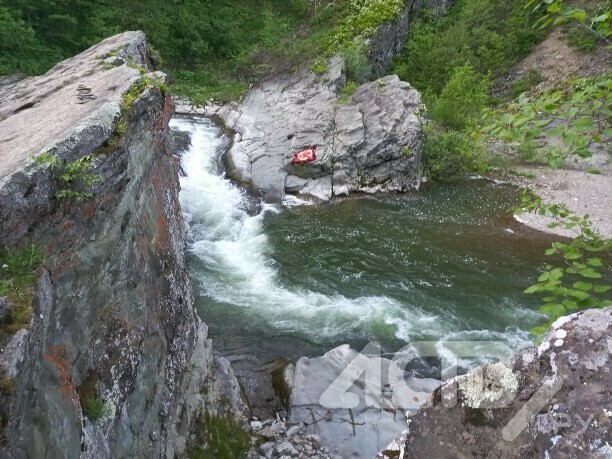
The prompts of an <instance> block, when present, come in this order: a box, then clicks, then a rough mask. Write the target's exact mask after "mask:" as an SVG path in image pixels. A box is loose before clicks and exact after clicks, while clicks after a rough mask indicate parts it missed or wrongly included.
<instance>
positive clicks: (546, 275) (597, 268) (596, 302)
mask: <svg viewBox="0 0 612 459" xmlns="http://www.w3.org/2000/svg"><path fill="white" fill-rule="evenodd" d="M523 212H534V213H538V214H539V215H542V216H549V217H552V218H553V222H552V223H551V224H549V225H548V226H549V228H555V227H562V228H566V229H569V230H571V231H573V232H575V234H576V237H575V238H573V239H571V240H570V241H569V242H553V244H552V247H551V248H550V249H548V250H546V252H545V255H546V256H547V257H551V258H552V259H553V260H554V261H553V262H551V263H548V264H546V265H545V266H544V268H543V271H542V273H541V274H540V276H539V277H538V281H537V283H535V284H533V285H531V286H530V287H528V288H527V289H526V290H525V293H528V294H534V293H535V294H540V295H543V297H542V302H543V303H542V305H541V306H540V312H541V313H542V314H545V315H547V316H548V318H549V321H548V322H547V323H545V324H543V325H540V326H537V327H535V328H533V329H532V330H531V332H532V333H533V334H534V335H537V336H539V335H541V334H543V333H544V332H546V330H547V329H548V327H549V326H550V324H551V323H552V322H553V321H554V320H556V319H557V318H559V317H561V316H564V315H566V314H570V313H573V312H575V311H578V310H581V309H588V308H603V307H607V306H612V295H611V293H612V292H611V290H612V285H610V283H611V277H612V239H607V238H603V237H601V236H600V235H599V234H597V232H595V231H594V230H593V229H592V223H591V221H590V219H589V216H588V215H584V216H582V217H579V216H577V215H575V214H574V213H573V212H572V211H570V210H569V209H567V207H565V206H562V205H556V204H555V205H548V204H544V203H543V202H542V200H541V199H540V198H538V197H536V196H533V195H532V194H530V193H527V192H526V193H524V194H523V197H522V200H521V206H520V208H519V209H517V210H516V212H515V213H516V214H520V213H523Z"/></svg>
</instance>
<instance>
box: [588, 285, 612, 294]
mask: <svg viewBox="0 0 612 459" xmlns="http://www.w3.org/2000/svg"><path fill="white" fill-rule="evenodd" d="M611 288H612V286H610V285H596V286H595V287H593V291H594V292H595V293H606V292H607V291H608V290H610V289H611Z"/></svg>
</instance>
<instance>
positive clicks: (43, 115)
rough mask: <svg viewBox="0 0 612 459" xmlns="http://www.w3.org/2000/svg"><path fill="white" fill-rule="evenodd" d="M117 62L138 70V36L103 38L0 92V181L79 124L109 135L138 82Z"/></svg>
mask: <svg viewBox="0 0 612 459" xmlns="http://www.w3.org/2000/svg"><path fill="white" fill-rule="evenodd" d="M122 56H130V60H131V61H132V62H134V64H137V65H143V64H144V62H142V59H144V56H146V39H145V36H144V34H143V33H142V32H125V33H123V34H120V35H116V36H114V37H111V38H108V39H106V40H104V41H103V42H101V43H100V44H99V45H97V46H95V47H93V48H90V49H88V50H87V51H84V52H83V53H81V54H79V55H77V56H75V57H73V58H71V59H68V60H65V61H63V62H61V63H59V64H57V65H56V66H55V67H53V68H52V69H51V70H49V71H48V72H47V73H46V74H45V75H42V76H38V77H33V78H26V79H24V80H21V81H18V82H16V83H11V84H6V85H1V86H0V181H1V180H2V179H3V178H4V177H6V176H8V175H9V174H11V173H12V172H14V171H15V170H17V169H19V168H20V167H22V166H23V165H25V164H26V163H27V162H28V161H29V160H30V158H31V157H32V156H34V155H37V154H40V153H44V151H45V149H48V148H51V147H52V146H53V140H54V139H56V140H58V139H64V138H66V137H70V135H71V132H75V133H76V132H79V131H80V130H82V128H83V125H84V124H87V123H89V124H92V125H94V124H95V125H97V126H98V128H99V129H109V132H110V130H111V129H112V128H111V124H112V121H113V119H114V117H115V116H118V115H119V106H120V103H121V97H122V95H123V93H124V92H125V91H126V90H127V89H128V88H129V87H130V86H131V85H132V83H134V82H135V81H136V80H137V79H138V78H140V72H139V71H138V70H137V69H134V68H131V67H129V66H128V65H123V64H126V62H125V61H124V59H123V58H122ZM107 125H108V126H107Z"/></svg>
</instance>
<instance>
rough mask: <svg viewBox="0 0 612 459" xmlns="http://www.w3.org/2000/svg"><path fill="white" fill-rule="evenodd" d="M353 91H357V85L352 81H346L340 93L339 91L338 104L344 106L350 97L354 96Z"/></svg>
mask: <svg viewBox="0 0 612 459" xmlns="http://www.w3.org/2000/svg"><path fill="white" fill-rule="evenodd" d="M355 91H357V83H355V82H354V81H347V82H346V84H345V85H344V87H343V88H342V91H340V95H339V96H338V103H339V104H346V103H347V102H348V100H349V99H350V97H351V96H352V95H353V94H355Z"/></svg>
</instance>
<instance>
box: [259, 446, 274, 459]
mask: <svg viewBox="0 0 612 459" xmlns="http://www.w3.org/2000/svg"><path fill="white" fill-rule="evenodd" d="M275 446H276V443H274V442H267V443H264V444H263V445H261V446H260V447H259V452H260V453H261V454H263V455H264V456H266V457H267V458H268V459H270V458H271V457H272V453H273V452H274V447H275Z"/></svg>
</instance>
